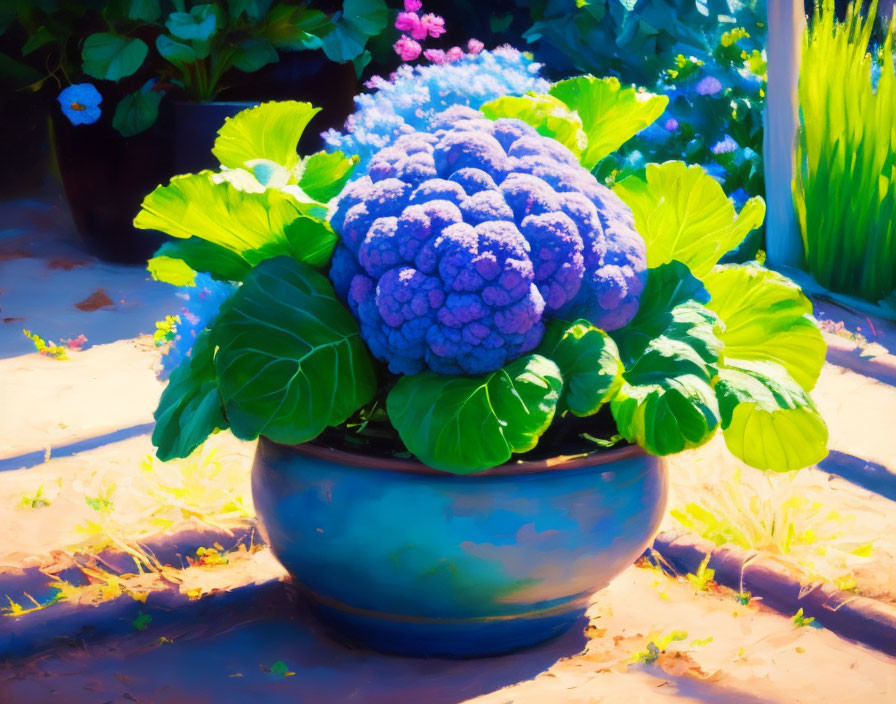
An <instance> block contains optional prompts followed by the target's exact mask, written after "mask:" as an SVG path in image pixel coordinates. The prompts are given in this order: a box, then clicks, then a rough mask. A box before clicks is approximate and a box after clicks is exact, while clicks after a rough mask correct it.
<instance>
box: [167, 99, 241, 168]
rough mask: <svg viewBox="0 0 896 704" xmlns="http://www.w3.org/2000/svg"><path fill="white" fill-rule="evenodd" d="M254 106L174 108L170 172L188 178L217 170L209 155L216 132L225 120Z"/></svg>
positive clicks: (178, 104)
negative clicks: (204, 171)
mask: <svg viewBox="0 0 896 704" xmlns="http://www.w3.org/2000/svg"><path fill="white" fill-rule="evenodd" d="M255 105H258V101H255V102H250V101H245V102H244V101H239V102H231V103H225V102H217V101H216V102H211V103H189V102H186V101H179V102H176V103H175V104H174V172H175V173H177V174H189V173H196V172H197V171H202V170H203V169H217V168H218V160H217V159H215V156H214V155H213V154H212V147H214V146H215V138H216V137H217V136H218V130H219V129H221V125H223V124H224V121H225V120H226V119H227V118H228V117H233V116H234V115H236V114H237V113H239V112H242V111H243V110H246V109H248V108H251V107H253V106H255Z"/></svg>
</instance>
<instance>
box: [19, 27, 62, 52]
mask: <svg viewBox="0 0 896 704" xmlns="http://www.w3.org/2000/svg"><path fill="white" fill-rule="evenodd" d="M55 39H56V37H54V36H53V33H52V32H51V31H50V30H49V29H47V28H46V27H44V26H43V25H41V26H40V27H38V28H37V31H35V32H32V34H31V36H30V37H28V41H27V42H25V44H24V46H23V47H22V56H28V54H30V53H31V52H32V51H37V50H38V49H40V48H41V47H42V46H43V45H44V44H48V43H50V42H52V41H54V40H55Z"/></svg>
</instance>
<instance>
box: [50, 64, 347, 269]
mask: <svg viewBox="0 0 896 704" xmlns="http://www.w3.org/2000/svg"><path fill="white" fill-rule="evenodd" d="M356 87H357V82H356V80H355V74H354V69H353V68H352V66H351V64H346V65H340V64H334V63H332V62H331V61H328V60H327V59H326V57H325V56H324V55H323V54H322V53H320V52H295V53H293V54H286V55H284V56H283V57H281V60H280V61H279V62H277V63H275V64H272V65H271V66H270V68H268V67H266V68H265V69H262V71H260V72H258V73H257V74H252V77H251V80H250V81H248V86H247V87H246V88H244V89H242V90H236V89H234V90H231V91H230V92H229V93H228V96H229V97H232V98H233V99H234V100H232V101H231V102H210V103H189V102H173V103H172V101H170V100H163V101H162V108H161V109H160V113H159V119H158V121H157V122H156V124H155V125H153V126H152V127H151V128H150V129H149V130H147V131H146V132H143V133H141V134H138V135H136V136H134V137H130V138H128V139H125V138H122V137H121V135H119V134H118V133H117V132H115V131H114V130H113V129H112V115H113V114H114V108H113V106H114V104H115V101H114V100H113V99H112V98H111V97H110V100H109V102H110V103H111V105H106V104H104V105H103V108H104V110H103V115H102V117H101V118H100V120H99V121H98V122H97V123H95V124H93V125H79V126H73V125H72V124H70V123H69V122H68V120H67V119H66V118H65V117H64V116H63V115H62V114H61V113H60V112H59V110H58V109H57V110H54V111H53V128H54V129H53V134H54V141H55V152H56V161H57V163H58V166H59V173H60V177H61V179H62V184H63V187H64V189H65V194H66V197H67V199H68V202H69V206H70V208H71V211H72V216H73V218H74V221H75V225H76V226H77V228H78V231H79V233H80V234H81V237H82V238H83V240H84V242H85V244H86V245H87V247H88V249H90V250H91V251H92V252H93V253H94V254H96V255H97V256H99V257H101V258H103V259H107V260H109V261H115V262H121V263H126V264H143V263H145V262H146V260H147V258H149V257H150V256H152V254H153V252H154V251H155V250H156V249H157V248H158V247H159V246H160V245H161V244H162V242H164V241H165V239H166V238H165V237H164V235H161V234H159V233H156V232H149V231H146V230H137V229H136V228H134V227H133V219H134V216H135V215H136V214H137V212H138V210H139V208H140V203H141V202H142V201H143V198H144V196H146V194H148V193H149V192H150V191H152V190H153V189H154V188H155V187H156V186H158V185H159V184H163V183H167V182H168V180H169V179H170V178H171V177H172V176H173V175H175V174H182V173H191V172H196V171H201V170H202V169H214V168H217V165H218V164H217V161H216V160H215V158H214V156H212V153H211V149H212V146H213V145H214V142H215V137H216V136H217V132H218V129H220V127H221V125H222V124H224V120H225V119H226V118H227V117H231V116H232V115H235V114H236V113H238V112H240V111H241V110H243V109H245V108H247V107H251V106H252V105H257V104H258V103H259V102H261V100H262V99H260V98H259V97H258V96H264V98H263V100H285V99H290V100H304V101H308V102H310V103H312V104H314V105H315V106H316V107H320V108H322V110H321V112H320V113H318V114H317V115H316V116H315V118H314V120H312V122H311V123H310V125H309V126H308V128H307V129H306V130H305V134H304V135H303V137H302V141H301V142H300V151H301V152H302V153H310V152H311V151H315V150H317V149H320V148H321V139H320V134H319V133H320V132H321V131H323V130H325V129H327V128H328V127H333V126H339V125H342V124H343V123H344V122H345V118H346V117H347V116H348V115H349V114H350V113H351V111H352V109H353V96H354V94H355V89H356Z"/></svg>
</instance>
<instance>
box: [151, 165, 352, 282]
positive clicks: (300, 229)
mask: <svg viewBox="0 0 896 704" xmlns="http://www.w3.org/2000/svg"><path fill="white" fill-rule="evenodd" d="M210 175H211V174H210V172H208V171H202V172H200V173H198V174H187V175H185V176H175V177H174V178H173V179H171V183H170V184H169V185H167V186H159V187H158V188H156V189H155V190H154V191H153V192H152V193H150V194H149V195H148V196H146V198H144V199H143V204H142V205H141V209H140V212H139V213H138V214H137V217H136V218H135V219H134V225H135V226H136V227H139V228H141V229H145V230H160V231H162V232H165V233H167V234H169V235H171V236H172V237H199V238H201V239H204V240H208V241H209V242H211V243H213V244H217V245H220V246H221V247H225V248H227V249H230V250H231V251H233V252H236V253H237V254H239V255H240V256H241V257H242V258H243V259H245V260H246V261H247V262H248V263H249V264H250V265H255V264H257V263H259V262H261V261H263V260H264V259H270V258H272V257H275V256H278V255H281V254H288V255H291V256H293V257H295V258H296V259H299V260H301V261H303V262H306V263H308V264H311V265H312V266H323V265H324V264H326V263H327V262H328V261H329V257H330V255H331V254H332V253H333V248H334V247H335V246H336V234H335V233H334V232H333V230H332V228H331V227H330V226H329V224H328V223H326V222H325V221H323V220H321V219H320V218H314V217H309V216H307V215H306V214H305V212H304V209H303V207H302V205H301V204H300V203H299V202H298V201H296V200H295V199H294V198H293V197H292V196H290V195H287V194H286V193H282V192H280V191H278V190H275V189H267V190H263V191H262V192H261V193H253V192H247V191H241V190H238V189H237V188H235V187H234V186H232V185H231V184H230V183H227V182H221V183H215V182H213V181H212V179H211V178H210Z"/></svg>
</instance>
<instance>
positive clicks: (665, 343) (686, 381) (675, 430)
mask: <svg viewBox="0 0 896 704" xmlns="http://www.w3.org/2000/svg"><path fill="white" fill-rule="evenodd" d="M710 329H711V328H710ZM714 374H715V367H714V366H713V365H709V364H707V363H706V362H705V361H704V360H703V359H702V358H701V356H700V355H699V354H698V353H697V352H696V351H695V350H694V349H693V348H691V347H689V346H688V345H687V343H685V342H682V341H679V340H673V339H669V338H666V337H661V338H659V339H657V340H654V341H653V342H652V343H651V344H650V347H649V348H648V350H647V352H646V353H645V354H644V356H643V357H641V359H639V360H638V362H637V364H635V366H634V367H632V368H631V369H628V370H627V371H626V372H625V375H624V377H623V378H624V379H625V382H624V383H623V385H622V388H621V389H620V390H619V393H617V394H616V396H615V398H614V399H613V400H612V401H611V402H610V410H611V411H612V413H613V418H614V419H615V420H616V426H617V427H618V428H619V432H620V433H621V434H622V436H623V437H625V439H626V440H628V441H629V442H636V443H637V444H638V445H640V446H641V447H643V448H644V449H645V450H647V451H648V452H649V453H651V454H654V455H672V454H675V453H677V452H681V451H682V450H686V449H688V448H691V447H698V446H699V445H702V444H703V443H705V442H707V441H708V440H709V439H710V438H711V437H712V435H713V433H714V432H715V430H716V428H717V427H718V425H719V406H718V402H717V401H716V396H715V393H714V392H713V388H712V379H713V376H714Z"/></svg>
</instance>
